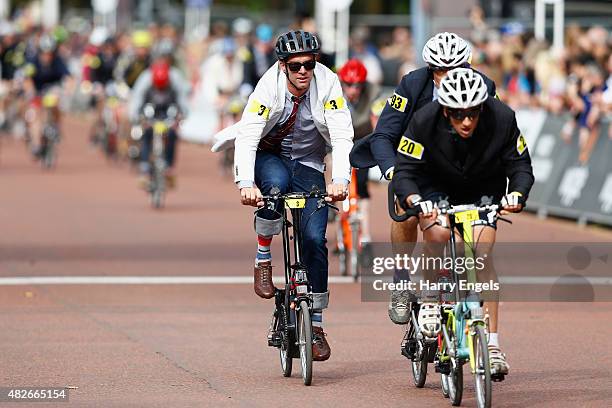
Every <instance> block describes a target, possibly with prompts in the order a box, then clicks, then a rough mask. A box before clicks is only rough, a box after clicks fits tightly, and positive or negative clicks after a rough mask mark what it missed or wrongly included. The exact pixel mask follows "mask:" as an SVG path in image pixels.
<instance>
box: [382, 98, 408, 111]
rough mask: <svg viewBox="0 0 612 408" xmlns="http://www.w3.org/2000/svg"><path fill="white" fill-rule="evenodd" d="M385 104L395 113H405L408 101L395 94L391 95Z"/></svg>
mask: <svg viewBox="0 0 612 408" xmlns="http://www.w3.org/2000/svg"><path fill="white" fill-rule="evenodd" d="M387 103H388V104H389V106H391V107H392V108H393V109H395V110H397V111H400V112H406V106H408V99H407V98H404V97H403V96H400V95H398V94H396V93H393V95H391V97H390V98H389V99H388V100H387Z"/></svg>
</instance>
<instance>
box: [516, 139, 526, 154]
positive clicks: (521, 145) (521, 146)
mask: <svg viewBox="0 0 612 408" xmlns="http://www.w3.org/2000/svg"><path fill="white" fill-rule="evenodd" d="M525 150H527V141H526V140H525V136H523V135H520V136H519V137H518V139H517V141H516V151H517V152H518V154H519V155H522V154H523V153H524V152H525Z"/></svg>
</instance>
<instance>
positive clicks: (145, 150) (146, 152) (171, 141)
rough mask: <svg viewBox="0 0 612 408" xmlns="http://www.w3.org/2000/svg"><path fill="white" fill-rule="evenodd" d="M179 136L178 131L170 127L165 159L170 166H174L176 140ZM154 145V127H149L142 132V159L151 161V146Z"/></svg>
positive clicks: (146, 161)
mask: <svg viewBox="0 0 612 408" xmlns="http://www.w3.org/2000/svg"><path fill="white" fill-rule="evenodd" d="M177 139H178V137H177V134H176V131H175V130H174V129H172V128H170V129H168V139H167V142H166V146H165V148H164V159H165V160H166V164H167V165H168V167H172V166H174V156H175V151H176V141H177ZM152 146H153V128H151V127H149V128H147V129H145V130H144V132H143V134H142V147H141V152H140V161H141V162H144V163H149V156H151V148H152Z"/></svg>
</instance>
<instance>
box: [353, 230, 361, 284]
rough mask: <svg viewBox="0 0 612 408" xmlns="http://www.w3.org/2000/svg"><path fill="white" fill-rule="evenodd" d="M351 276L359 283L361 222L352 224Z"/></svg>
mask: <svg viewBox="0 0 612 408" xmlns="http://www.w3.org/2000/svg"><path fill="white" fill-rule="evenodd" d="M350 225H351V244H352V246H351V258H350V265H351V276H352V277H353V280H355V281H357V278H358V277H359V258H360V255H361V254H360V250H359V249H360V248H359V222H351V224H350Z"/></svg>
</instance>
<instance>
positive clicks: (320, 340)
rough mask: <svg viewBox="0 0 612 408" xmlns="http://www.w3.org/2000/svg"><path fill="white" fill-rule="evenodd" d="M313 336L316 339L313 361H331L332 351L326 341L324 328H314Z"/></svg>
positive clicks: (313, 346)
mask: <svg viewBox="0 0 612 408" xmlns="http://www.w3.org/2000/svg"><path fill="white" fill-rule="evenodd" d="M312 335H313V337H314V343H313V345H312V359H313V360H314V361H325V360H327V359H329V356H330V355H331V349H330V348H329V344H328V343H327V340H326V339H325V336H326V334H325V332H323V328H322V327H317V326H313V328H312Z"/></svg>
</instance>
